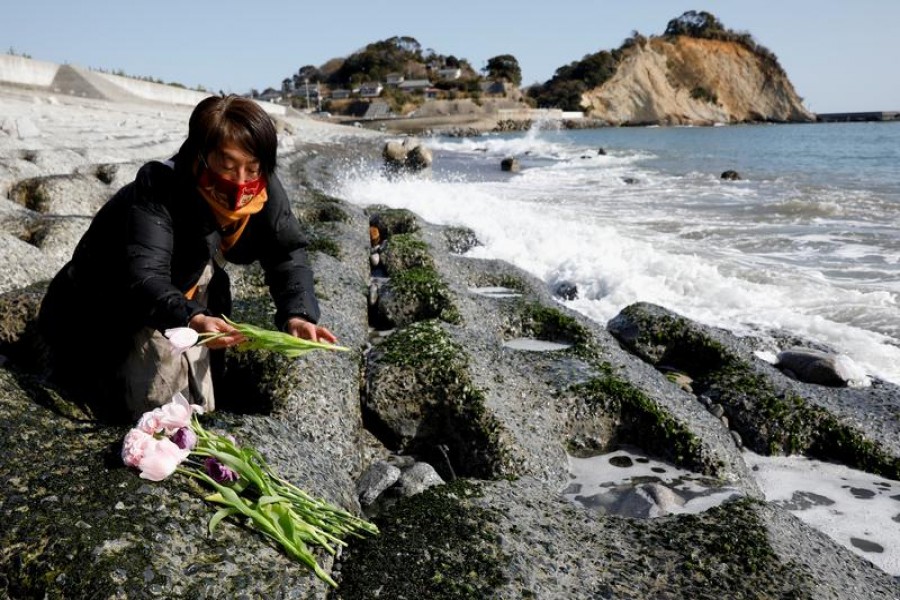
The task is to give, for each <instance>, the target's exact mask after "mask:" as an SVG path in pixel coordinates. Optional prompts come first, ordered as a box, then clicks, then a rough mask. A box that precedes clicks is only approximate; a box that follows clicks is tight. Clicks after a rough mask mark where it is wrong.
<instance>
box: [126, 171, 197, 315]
mask: <svg viewBox="0 0 900 600" xmlns="http://www.w3.org/2000/svg"><path fill="white" fill-rule="evenodd" d="M163 169H165V170H163ZM167 171H171V170H170V169H168V167H165V166H163V165H153V164H152V163H151V165H148V166H146V167H144V168H143V169H141V171H140V172H139V173H138V178H137V180H136V182H135V201H134V203H133V204H132V205H131V206H130V207H129V212H128V215H127V219H126V238H127V242H126V247H125V253H126V283H127V289H128V294H129V298H130V299H131V301H132V302H133V303H134V308H135V310H137V311H139V314H142V315H145V317H146V321H145V323H146V324H147V325H149V326H150V327H154V328H156V329H158V330H160V331H163V330H165V329H167V328H170V327H183V326H185V325H187V323H188V321H189V320H190V319H191V317H192V316H194V315H196V314H197V313H201V312H204V308H203V307H202V306H201V305H200V304H198V303H197V302H195V301H193V300H188V299H187V298H185V296H184V293H183V292H182V291H181V290H179V289H178V288H177V287H176V286H175V285H174V284H173V283H172V272H171V265H172V252H173V250H174V227H173V222H172V215H171V212H170V210H169V208H168V207H167V202H169V201H171V197H172V195H173V194H175V193H176V185H175V180H174V177H173V176H172V174H171V173H170V172H167Z"/></svg>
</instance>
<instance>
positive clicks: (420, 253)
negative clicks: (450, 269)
mask: <svg viewBox="0 0 900 600" xmlns="http://www.w3.org/2000/svg"><path fill="white" fill-rule="evenodd" d="M381 260H382V264H383V265H384V269H385V271H386V272H387V274H388V275H389V276H391V277H393V276H395V275H398V274H399V273H401V272H402V271H406V270H408V269H413V268H416V267H422V268H426V269H430V270H434V259H433V258H431V254H430V252H429V249H428V244H426V243H425V242H424V241H423V240H421V239H420V238H418V237H417V236H416V235H414V234H410V233H400V234H397V235H394V236H391V238H390V239H389V240H388V241H387V242H385V246H384V250H383V251H382V253H381Z"/></svg>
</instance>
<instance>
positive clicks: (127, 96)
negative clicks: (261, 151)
mask: <svg viewBox="0 0 900 600" xmlns="http://www.w3.org/2000/svg"><path fill="white" fill-rule="evenodd" d="M2 83H8V84H13V85H20V86H27V87H36V88H41V89H43V90H46V91H51V92H56V93H60V94H67V95H70V96H80V97H83V98H94V99H97V100H111V101H114V102H142V101H143V102H158V103H162V104H176V105H185V106H194V105H196V104H197V103H198V102H200V101H201V100H203V99H204V98H206V97H208V96H210V95H212V94H211V93H210V92H200V91H197V90H189V89H185V88H181V87H177V86H172V85H165V84H161V83H153V82H151V81H143V80H141V79H133V78H130V77H122V76H119V75H111V74H109V73H99V72H96V71H91V70H88V69H85V68H82V67H77V66H74V65H57V64H55V63H50V62H44V61H39V60H33V59H30V58H25V57H22V56H11V55H8V54H3V55H0V84H2ZM259 105H260V106H262V107H263V109H264V110H265V111H266V112H267V113H269V114H271V115H278V116H284V115H285V114H286V113H287V108H286V107H284V106H281V105H279V104H272V103H269V102H259Z"/></svg>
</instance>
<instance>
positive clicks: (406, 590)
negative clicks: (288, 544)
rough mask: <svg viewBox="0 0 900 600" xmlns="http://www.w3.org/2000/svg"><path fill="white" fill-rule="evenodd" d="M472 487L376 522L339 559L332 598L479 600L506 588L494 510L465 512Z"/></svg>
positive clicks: (419, 501) (437, 492)
mask: <svg viewBox="0 0 900 600" xmlns="http://www.w3.org/2000/svg"><path fill="white" fill-rule="evenodd" d="M478 494H479V487H478V484H475V483H469V482H463V481H457V482H454V483H451V484H447V485H443V486H438V487H434V488H430V489H429V490H426V491H425V492H423V493H421V494H419V495H416V496H412V497H409V498H404V499H402V500H400V501H399V502H398V503H397V504H395V505H394V506H393V507H392V509H391V511H390V514H389V515H385V516H383V517H381V518H376V519H375V522H376V524H377V525H378V526H379V528H380V529H381V531H382V534H381V535H380V536H378V537H376V538H369V539H365V540H360V541H356V542H354V544H353V546H352V547H350V548H349V549H348V550H346V551H345V552H344V555H343V558H342V562H341V569H340V577H339V585H340V587H339V589H338V590H337V591H336V592H334V594H333V596H334V598H336V599H339V598H364V597H371V590H373V589H377V590H380V591H379V595H380V596H381V597H384V598H428V599H429V600H463V599H472V600H480V599H482V598H493V597H495V595H494V593H495V590H496V589H497V588H498V587H499V586H502V585H503V584H504V583H505V582H506V577H505V575H504V571H505V569H504V564H505V563H506V561H507V560H508V558H507V557H506V556H505V555H504V553H503V551H502V549H501V547H500V543H499V538H498V534H497V531H496V527H495V525H494V522H495V520H496V517H495V516H494V511H492V510H490V509H487V508H482V507H478V506H475V505H473V504H472V503H471V502H470V500H469V499H470V498H471V497H473V496H476V495H478Z"/></svg>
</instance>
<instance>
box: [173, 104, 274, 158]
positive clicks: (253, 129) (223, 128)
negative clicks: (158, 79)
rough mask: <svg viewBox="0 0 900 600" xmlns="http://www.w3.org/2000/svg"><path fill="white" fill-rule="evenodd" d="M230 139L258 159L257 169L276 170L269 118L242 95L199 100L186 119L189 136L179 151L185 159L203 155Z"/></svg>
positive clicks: (272, 134)
mask: <svg viewBox="0 0 900 600" xmlns="http://www.w3.org/2000/svg"><path fill="white" fill-rule="evenodd" d="M226 143H231V144H234V145H236V146H238V147H239V148H241V149H243V150H245V151H246V152H248V153H249V154H251V155H252V156H254V157H255V158H256V159H257V160H259V166H260V170H261V171H262V172H263V173H265V174H267V175H271V174H272V172H274V171H275V162H276V158H277V153H278V136H277V135H276V133H275V124H274V123H272V118H271V117H270V116H269V115H268V114H267V113H266V111H264V110H263V109H262V107H261V106H260V105H259V104H257V103H256V102H254V101H253V100H250V99H249V98H244V97H242V96H236V95H234V94H229V95H227V96H210V97H209V98H205V99H204V100H201V101H200V103H199V104H198V105H197V106H196V107H195V108H194V112H192V113H191V118H190V121H188V137H187V139H186V140H185V141H184V144H182V145H181V150H180V151H179V154H180V155H181V158H183V159H185V160H191V161H193V160H194V159H195V158H196V157H198V156H202V157H203V158H206V156H207V155H208V154H209V153H210V152H212V151H213V150H217V149H218V148H221V147H222V145H223V144H226Z"/></svg>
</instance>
